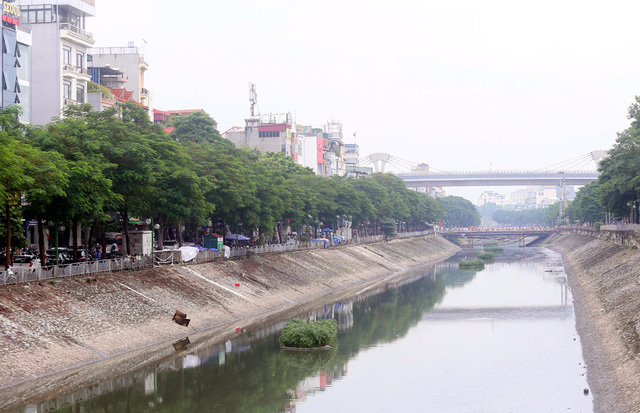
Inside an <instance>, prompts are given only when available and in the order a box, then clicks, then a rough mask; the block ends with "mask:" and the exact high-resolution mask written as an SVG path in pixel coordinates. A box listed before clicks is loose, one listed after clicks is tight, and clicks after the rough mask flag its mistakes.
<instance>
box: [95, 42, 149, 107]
mask: <svg viewBox="0 0 640 413" xmlns="http://www.w3.org/2000/svg"><path fill="white" fill-rule="evenodd" d="M88 53H89V55H90V56H91V57H90V59H91V60H90V62H89V67H90V71H91V74H92V79H93V81H94V82H96V83H98V84H104V85H105V86H107V87H108V88H110V89H118V88H126V89H127V90H130V91H132V92H133V95H132V96H131V98H132V99H133V100H135V101H137V102H140V103H142V104H143V105H144V106H146V107H148V108H149V110H150V115H149V117H150V119H153V108H152V104H151V92H150V91H149V89H147V88H146V87H145V83H144V74H145V72H146V71H147V70H149V64H148V63H147V62H146V61H145V60H144V55H143V53H142V51H141V50H140V49H139V48H137V47H135V45H134V44H133V42H129V44H128V45H127V47H96V48H91V49H89V50H88Z"/></svg>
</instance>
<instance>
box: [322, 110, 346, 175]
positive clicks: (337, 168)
mask: <svg viewBox="0 0 640 413" xmlns="http://www.w3.org/2000/svg"><path fill="white" fill-rule="evenodd" d="M324 133H325V134H326V139H327V143H328V145H329V151H328V155H329V161H330V164H331V171H330V173H329V175H339V176H344V175H345V174H346V168H345V162H344V142H343V141H342V122H340V121H339V120H336V119H330V120H328V121H327V123H326V124H325V125H324Z"/></svg>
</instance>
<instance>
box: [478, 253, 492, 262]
mask: <svg viewBox="0 0 640 413" xmlns="http://www.w3.org/2000/svg"><path fill="white" fill-rule="evenodd" d="M478 259H479V260H482V261H484V262H493V261H495V260H496V254H494V253H493V252H486V251H483V252H479V253H478Z"/></svg>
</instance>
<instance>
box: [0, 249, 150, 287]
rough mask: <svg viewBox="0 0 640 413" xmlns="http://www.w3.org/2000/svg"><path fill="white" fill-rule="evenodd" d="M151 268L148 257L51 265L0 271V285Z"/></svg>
mask: <svg viewBox="0 0 640 413" xmlns="http://www.w3.org/2000/svg"><path fill="white" fill-rule="evenodd" d="M151 267H153V260H152V258H151V257H150V256H146V257H137V258H128V257H125V258H115V259H111V260H97V261H88V262H77V263H72V264H62V265H52V266H47V267H40V268H24V269H14V270H10V271H0V285H11V284H21V283H27V282H37V281H43V280H55V279H56V278H68V277H78V276H86V275H91V274H101V273H106V272H116V271H128V270H138V269H142V268H151Z"/></svg>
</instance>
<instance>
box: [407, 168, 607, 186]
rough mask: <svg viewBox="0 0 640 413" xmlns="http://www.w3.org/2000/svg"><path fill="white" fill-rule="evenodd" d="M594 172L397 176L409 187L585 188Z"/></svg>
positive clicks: (591, 179)
mask: <svg viewBox="0 0 640 413" xmlns="http://www.w3.org/2000/svg"><path fill="white" fill-rule="evenodd" d="M598 175H599V174H598V172H596V171H559V172H553V171H551V172H512V171H500V172H498V171H485V172H446V173H430V174H398V177H399V178H400V179H402V180H403V181H404V182H405V183H406V184H407V186H408V187H410V188H426V187H438V186H443V187H444V186H565V185H566V186H572V185H587V184H589V183H591V182H593V181H595V180H596V179H598Z"/></svg>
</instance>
